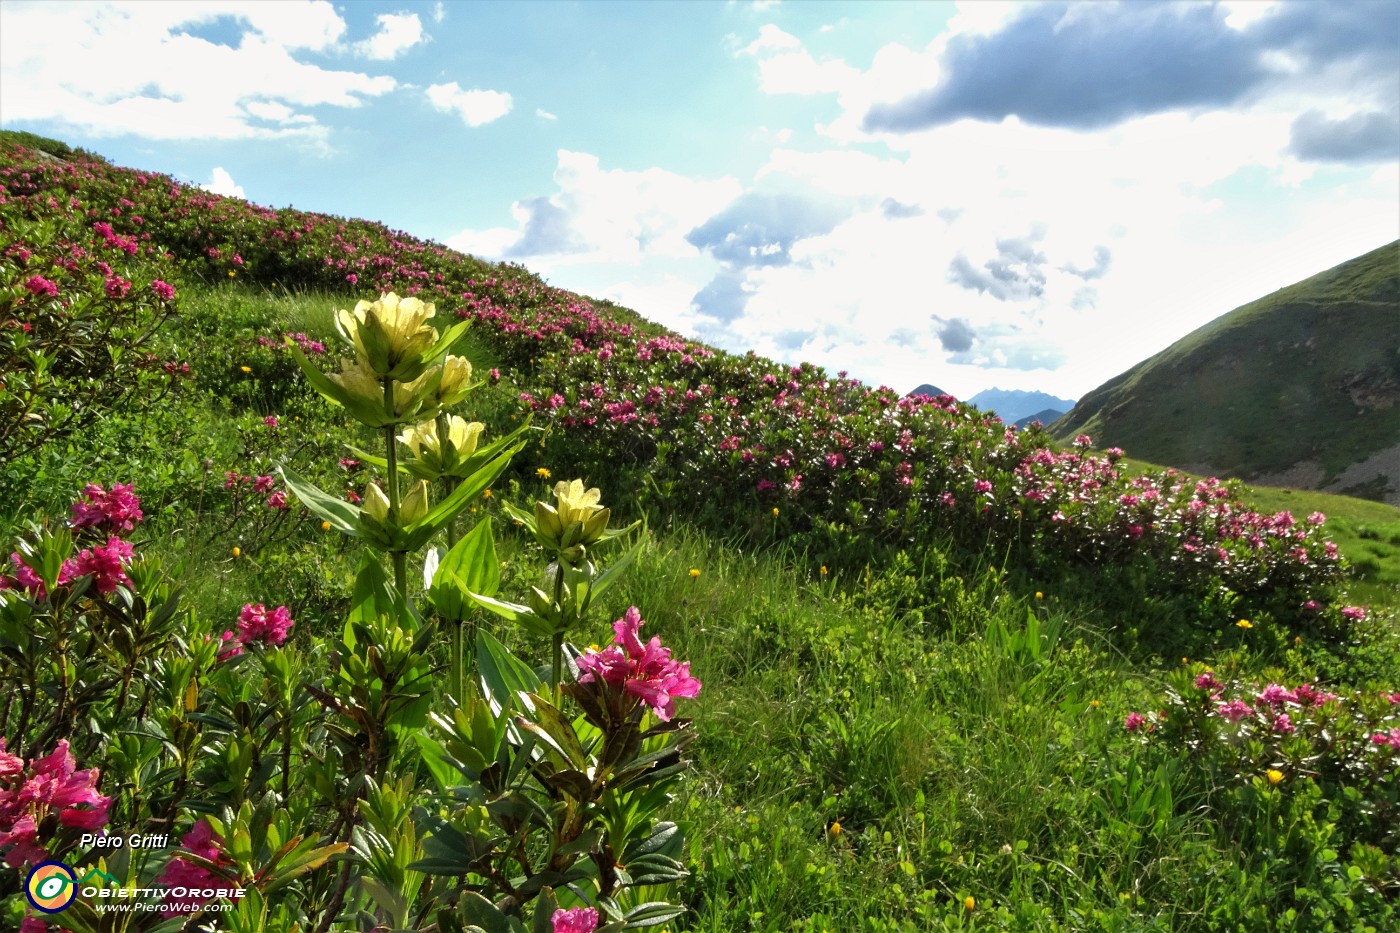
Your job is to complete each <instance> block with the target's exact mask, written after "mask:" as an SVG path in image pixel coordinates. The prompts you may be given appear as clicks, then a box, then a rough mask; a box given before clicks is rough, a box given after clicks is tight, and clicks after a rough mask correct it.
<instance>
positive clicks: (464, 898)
mask: <svg viewBox="0 0 1400 933" xmlns="http://www.w3.org/2000/svg"><path fill="white" fill-rule="evenodd" d="M457 909H458V910H460V911H461V912H462V913H463V915H465V916H466V918H467V922H468V923H471V924H474V925H476V926H479V927H481V929H483V930H485V931H486V933H511V929H510V921H509V920H507V919H506V915H505V914H503V913H501V912H500V911H499V910H497V909H496V905H495V904H493V903H491V902H490V901H488V900H487V899H486V898H484V897H482V896H481V895H480V894H477V893H476V892H475V891H464V892H462V895H461V898H460V899H459V900H458V901H457Z"/></svg>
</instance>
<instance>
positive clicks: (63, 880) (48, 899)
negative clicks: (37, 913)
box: [24, 862, 78, 914]
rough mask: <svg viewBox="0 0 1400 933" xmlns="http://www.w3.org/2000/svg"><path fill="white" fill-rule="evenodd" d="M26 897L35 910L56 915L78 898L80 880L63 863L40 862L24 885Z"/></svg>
mask: <svg viewBox="0 0 1400 933" xmlns="http://www.w3.org/2000/svg"><path fill="white" fill-rule="evenodd" d="M24 896H25V897H27V898H29V903H30V904H31V905H33V907H34V909H35V910H41V911H43V912H44V913H46V914H56V913H58V912H59V911H60V910H63V909H64V908H66V907H67V906H68V905H69V904H71V903H73V898H75V897H77V896H78V879H77V877H76V876H75V875H74V874H73V869H71V868H69V867H68V866H67V865H65V864H63V863H62V862H40V863H39V864H38V865H35V866H34V870H33V871H31V872H30V873H29V880H28V881H26V882H25V883H24Z"/></svg>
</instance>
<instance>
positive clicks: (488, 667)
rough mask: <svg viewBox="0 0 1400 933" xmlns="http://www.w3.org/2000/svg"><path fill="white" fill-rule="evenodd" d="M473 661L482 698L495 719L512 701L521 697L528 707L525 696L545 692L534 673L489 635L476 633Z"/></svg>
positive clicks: (527, 698) (527, 700)
mask: <svg viewBox="0 0 1400 933" xmlns="http://www.w3.org/2000/svg"><path fill="white" fill-rule="evenodd" d="M476 660H477V666H478V667H479V668H480V671H481V686H482V695H483V696H485V697H486V698H487V699H489V700H490V702H491V709H492V711H493V712H494V713H496V714H497V715H500V711H501V708H502V707H503V706H505V705H506V704H507V703H509V702H510V701H511V700H512V699H514V698H515V697H521V700H522V702H524V703H526V704H527V707H528V705H529V703H530V700H529V697H528V694H531V693H543V692H544V684H543V683H542V682H541V681H540V679H539V678H538V677H536V676H535V672H534V671H532V670H530V668H529V666H528V665H526V664H525V663H524V662H522V661H521V660H520V659H519V658H517V657H516V656H515V655H513V654H511V653H510V651H509V650H508V649H507V648H506V646H505V645H503V644H501V643H500V642H499V641H497V640H496V639H495V638H494V637H492V635H491V633H490V632H485V631H477V633H476ZM522 694H524V695H525V696H522Z"/></svg>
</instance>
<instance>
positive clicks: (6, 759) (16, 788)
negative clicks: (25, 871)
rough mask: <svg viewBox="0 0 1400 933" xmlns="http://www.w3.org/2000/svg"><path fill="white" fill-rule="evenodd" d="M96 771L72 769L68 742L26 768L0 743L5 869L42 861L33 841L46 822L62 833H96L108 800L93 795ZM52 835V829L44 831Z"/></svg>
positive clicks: (0, 841) (40, 847)
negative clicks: (65, 830)
mask: <svg viewBox="0 0 1400 933" xmlns="http://www.w3.org/2000/svg"><path fill="white" fill-rule="evenodd" d="M99 776H100V775H99V773H98V771H97V769H96V768H89V769H88V770H86V771H78V770H76V769H75V764H74V761H73V755H72V754H71V753H70V752H69V751H68V740H67V739H60V740H59V742H58V745H57V746H55V748H54V750H53V751H52V752H50V753H49V754H47V755H44V756H43V757H41V758H35V759H34V760H33V761H31V762H29V763H28V764H27V765H26V764H25V762H24V760H23V759H21V758H20V757H19V756H18V755H12V754H10V753H9V752H7V751H6V750H5V740H4V738H0V849H4V850H6V851H5V863H6V864H8V865H9V866H10V867H11V868H20V867H22V866H24V865H25V864H31V865H32V864H35V863H37V862H42V861H44V860H45V859H47V858H48V857H49V853H48V851H47V850H46V849H45V848H44V844H43V842H41V841H40V839H39V833H40V830H41V828H43V827H46V826H52V824H51V823H47V824H46V821H47V820H48V818H49V817H50V816H53V815H56V816H57V817H58V825H59V826H62V827H64V828H68V829H83V830H88V831H91V830H96V829H101V828H102V827H104V826H106V825H107V811H108V809H109V808H110V807H111V805H112V799H111V798H110V797H104V796H102V795H101V794H99V793H98V792H97V781H98V778H99ZM46 831H47V832H52V829H46Z"/></svg>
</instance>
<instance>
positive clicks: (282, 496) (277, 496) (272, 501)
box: [267, 489, 291, 512]
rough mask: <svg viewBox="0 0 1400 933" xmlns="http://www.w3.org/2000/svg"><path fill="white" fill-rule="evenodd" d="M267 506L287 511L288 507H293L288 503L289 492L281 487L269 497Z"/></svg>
mask: <svg viewBox="0 0 1400 933" xmlns="http://www.w3.org/2000/svg"><path fill="white" fill-rule="evenodd" d="M267 507H268V508H269V509H276V510H277V511H279V512H285V511H286V510H287V509H289V508H291V506H290V505H289V504H288V503H287V494H286V493H285V492H283V491H282V490H280V489H279V490H277V491H276V492H274V493H273V494H272V495H270V496H268V497H267Z"/></svg>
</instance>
